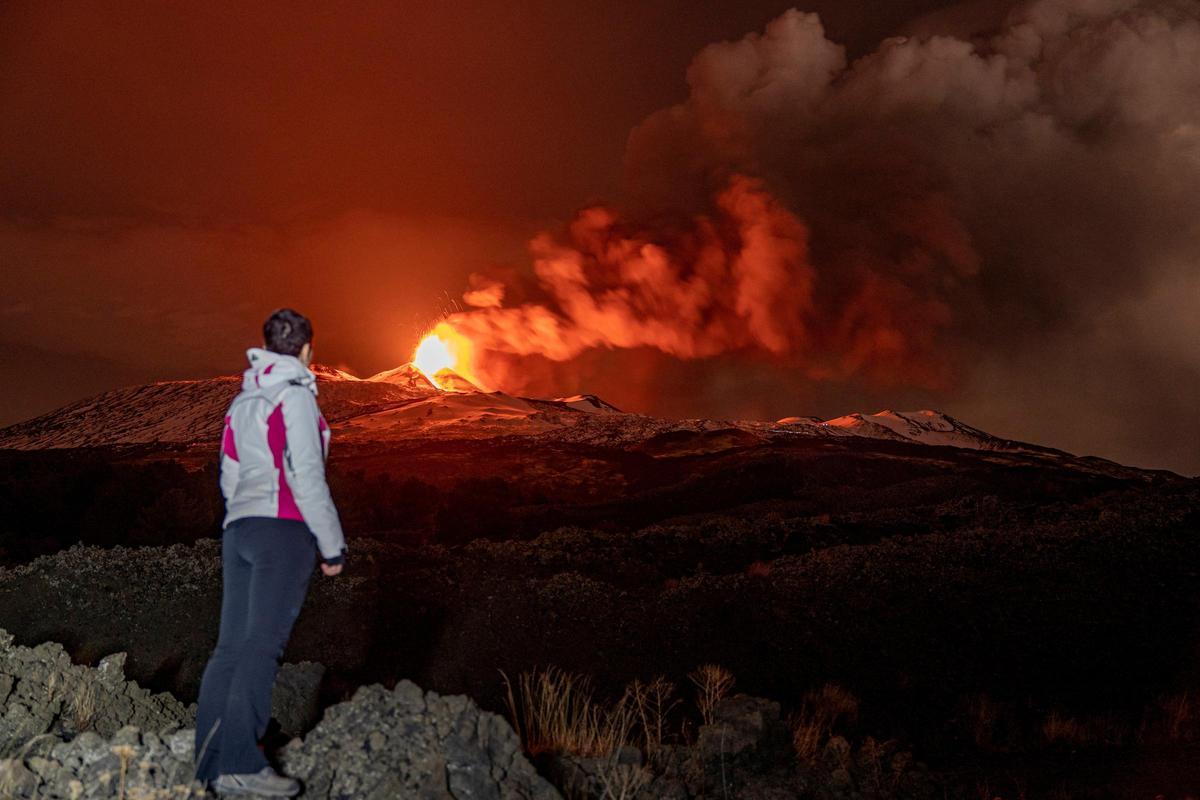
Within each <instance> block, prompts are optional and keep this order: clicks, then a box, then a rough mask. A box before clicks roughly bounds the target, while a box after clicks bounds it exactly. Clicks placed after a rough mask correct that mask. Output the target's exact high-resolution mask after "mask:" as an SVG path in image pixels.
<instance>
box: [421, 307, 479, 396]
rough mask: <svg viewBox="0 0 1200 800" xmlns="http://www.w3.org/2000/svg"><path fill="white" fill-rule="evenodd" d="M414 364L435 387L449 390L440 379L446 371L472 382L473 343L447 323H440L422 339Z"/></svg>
mask: <svg viewBox="0 0 1200 800" xmlns="http://www.w3.org/2000/svg"><path fill="white" fill-rule="evenodd" d="M412 362H413V366H415V367H416V368H417V369H419V370H421V373H422V374H424V375H425V377H426V378H429V380H430V381H432V382H433V384H434V385H435V386H438V387H439V388H442V389H447V388H449V386H447V385H443V382H442V381H441V380H439V378H438V375H439V373H441V372H443V371H444V370H449V371H450V372H451V373H454V374H456V375H460V376H462V377H464V378H467V379H468V380H470V378H469V376H468V374H467V373H469V372H470V364H471V341H470V340H469V339H467V337H465V336H463V335H462V334H461V333H459V332H458V331H456V330H454V328H452V327H451V326H449V325H447V324H446V323H444V322H441V323H438V325H437V326H436V327H434V329H433V330H432V331H430V332H429V333H427V334H425V336H424V338H422V339H421V341H420V343H419V344H418V345H417V349H416V350H415V351H414V352H413V357H412Z"/></svg>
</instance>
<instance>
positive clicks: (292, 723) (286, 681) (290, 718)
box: [271, 661, 325, 736]
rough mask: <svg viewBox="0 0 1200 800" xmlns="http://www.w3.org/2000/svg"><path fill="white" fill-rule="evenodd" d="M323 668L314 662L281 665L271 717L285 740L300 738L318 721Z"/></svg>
mask: <svg viewBox="0 0 1200 800" xmlns="http://www.w3.org/2000/svg"><path fill="white" fill-rule="evenodd" d="M324 677H325V666H324V665H323V664H318V663H316V662H315V661H301V662H300V663H299V664H283V665H282V666H280V668H279V674H278V675H277V676H276V677H275V688H274V689H273V691H272V692H271V716H272V717H274V718H275V721H276V722H278V723H279V729H280V730H281V731H283V732H284V733H285V734H287V735H288V736H303V735H304V734H305V733H307V732H308V731H309V730H310V729H311V728H312V727H313V726H314V725H316V724H317V720H319V719H320V718H321V680H322V679H323V678H324Z"/></svg>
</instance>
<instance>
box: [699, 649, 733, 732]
mask: <svg viewBox="0 0 1200 800" xmlns="http://www.w3.org/2000/svg"><path fill="white" fill-rule="evenodd" d="M688 678H689V679H690V680H691V681H692V683H694V684H695V685H696V705H697V706H698V707H699V709H700V717H701V719H703V720H704V724H705V725H711V724H712V721H713V710H714V709H715V708H716V707H717V703H719V702H721V698H723V697H725V696H726V695H727V694H729V690H730V689H732V688H733V683H734V681H733V673H732V672H730V671H729V670H727V669H725V668H724V667H722V666H720V665H719V664H701V665H700V666H699V667H697V668H696V669H695V670H693V671H692V672H689V673H688Z"/></svg>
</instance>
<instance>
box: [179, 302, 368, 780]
mask: <svg viewBox="0 0 1200 800" xmlns="http://www.w3.org/2000/svg"><path fill="white" fill-rule="evenodd" d="M246 357H247V358H248V359H249V362H250V366H249V367H248V368H247V369H246V371H245V372H244V373H243V375H242V390H241V392H240V393H239V394H238V395H237V397H235V398H234V400H233V402H232V403H231V404H230V406H229V410H228V411H227V412H226V414H225V425H224V429H223V432H222V434H221V450H220V463H221V470H220V485H221V494H222V496H223V497H224V499H225V508H226V511H225V518H224V521H223V525H222V527H223V529H224V530H223V533H222V539H221V559H222V576H223V578H222V595H221V629H220V634H219V635H218V638H217V645H216V648H215V649H214V650H213V653H212V657H211V658H210V659H209V661H208V664H207V666H206V667H205V670H204V676H203V678H202V679H201V682H200V698H199V710H198V711H197V715H196V778H197V780H200V781H202V782H204V783H205V784H206V785H211V786H212V787H213V788H215V789H216V790H217V791H218V792H221V793H222V794H256V795H265V796H270V797H291V796H293V795H295V794H297V793H298V792H299V791H300V785H299V783H298V782H297V781H296V780H294V779H292V778H288V777H285V776H282V775H279V774H278V773H276V772H275V770H274V769H273V768H272V767H271V766H270V764H269V763H268V762H267V759H266V756H265V755H264V754H263V751H262V748H261V747H259V744H258V743H259V740H260V739H262V737H263V736H264V735H265V733H266V730H267V723H268V722H269V721H270V717H271V690H272V688H273V687H274V684H275V676H276V674H277V672H278V670H279V661H280V659H281V658H282V656H283V650H284V647H285V646H286V645H287V641H288V637H289V636H290V635H291V631H292V626H293V624H294V623H295V621H296V617H297V615H299V613H300V607H301V606H302V605H303V604H304V597H305V594H306V593H307V591H308V584H309V580H310V578H311V577H312V574H313V567H314V565H315V564H316V563H317V562H318V561H319V562H320V565H321V571H322V572H323V573H324V574H325V575H328V576H334V575H337V574H339V573H340V572H341V571H342V567H343V563H344V560H345V553H346V541H345V538H344V536H343V534H342V526H341V521H340V520H339V518H338V513H337V509H336V507H335V506H334V503H333V498H332V496H331V495H330V492H329V486H328V484H327V483H326V481H325V458H326V456H327V455H328V452H329V439H330V431H329V425H328V424H327V423H326V422H325V417H324V416H322V414H321V411H320V408H319V407H318V405H317V378H316V375H314V374H313V372H312V371H311V370H309V368H308V365H309V364H310V363H312V324H311V323H310V322H309V320H308V319H307V318H305V317H304V315H302V314H300V313H298V312H296V311H293V310H292V309H290V308H281V309H279V310H277V311H275V312H274V313H272V314H271V316H270V317H269V318H268V319H267V321H266V322H265V323H264V325H263V347H261V348H260V347H252V348H250V349H249V350H247V351H246Z"/></svg>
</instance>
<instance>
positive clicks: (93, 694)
mask: <svg viewBox="0 0 1200 800" xmlns="http://www.w3.org/2000/svg"><path fill="white" fill-rule="evenodd" d="M98 700H99V696H98V692H97V689H96V684H95V683H93V682H92V681H88V680H84V681H80V682H79V683H78V684H77V685H76V686H75V691H74V693H72V695H71V699H70V701H69V704H68V710H69V711H70V712H71V722H72V723H73V724H74V726H75V733H83V732H84V731H87V730H91V728H92V725H93V724H95V722H96V710H97V709H96V706H97V703H98Z"/></svg>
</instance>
